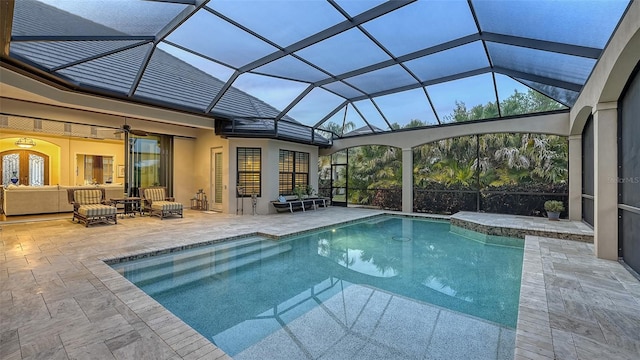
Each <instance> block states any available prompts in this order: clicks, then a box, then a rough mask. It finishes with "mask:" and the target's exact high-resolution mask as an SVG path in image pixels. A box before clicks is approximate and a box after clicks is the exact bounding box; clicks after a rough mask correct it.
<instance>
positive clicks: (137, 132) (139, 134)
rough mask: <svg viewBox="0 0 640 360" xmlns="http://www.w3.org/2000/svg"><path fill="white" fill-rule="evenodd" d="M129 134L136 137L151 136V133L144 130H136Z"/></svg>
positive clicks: (130, 131)
mask: <svg viewBox="0 0 640 360" xmlns="http://www.w3.org/2000/svg"><path fill="white" fill-rule="evenodd" d="M129 133H130V134H133V135H135V136H147V135H149V133H147V132H146V131H144V130H136V129H131V130H129Z"/></svg>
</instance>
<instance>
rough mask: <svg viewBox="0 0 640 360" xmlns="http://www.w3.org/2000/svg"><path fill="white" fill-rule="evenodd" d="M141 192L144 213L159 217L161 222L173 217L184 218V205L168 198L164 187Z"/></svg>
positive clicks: (145, 189)
mask: <svg viewBox="0 0 640 360" xmlns="http://www.w3.org/2000/svg"><path fill="white" fill-rule="evenodd" d="M140 190H141V193H142V202H143V210H144V212H148V213H149V215H151V216H153V215H156V216H159V217H160V220H162V219H164V218H165V217H167V216H171V215H180V217H183V214H182V204H181V203H179V202H175V199H174V198H173V197H168V196H167V195H166V194H167V191H166V188H165V187H164V186H153V187H149V188H144V189H140Z"/></svg>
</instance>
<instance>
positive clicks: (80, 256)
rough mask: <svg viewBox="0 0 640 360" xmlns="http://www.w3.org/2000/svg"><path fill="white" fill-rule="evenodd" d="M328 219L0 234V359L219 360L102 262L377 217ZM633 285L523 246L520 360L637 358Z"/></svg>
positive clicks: (202, 216)
mask: <svg viewBox="0 0 640 360" xmlns="http://www.w3.org/2000/svg"><path fill="white" fill-rule="evenodd" d="M380 213H381V212H380V211H376V210H368V209H346V208H329V209H322V210H318V211H312V212H307V213H296V214H279V215H267V216H235V215H226V214H215V213H207V212H197V211H188V210H187V211H185V217H184V218H183V219H181V218H171V219H165V220H159V219H158V218H155V217H154V218H150V217H142V218H141V217H136V218H126V219H122V220H120V219H119V221H118V225H96V226H92V227H89V228H85V227H83V226H81V225H78V224H72V223H71V221H70V220H69V219H63V220H53V221H43V222H26V223H16V224H6V223H0V228H1V229H2V230H0V240H1V242H0V245H1V246H2V247H1V249H0V250H1V252H0V359H3V360H8V359H144V358H153V359H218V358H220V359H225V358H229V357H228V356H227V355H225V354H224V353H223V352H222V351H221V350H220V349H218V348H216V347H215V346H214V345H213V344H211V343H210V342H209V341H207V340H206V339H205V338H203V337H202V336H200V335H199V334H198V333H196V332H195V331H194V330H192V329H191V328H190V327H189V326H187V325H185V324H184V323H183V322H182V321H180V320H179V319H177V318H176V317H175V316H174V315H173V314H171V313H169V312H168V311H166V310H165V309H164V308H163V307H162V306H160V305H159V304H157V303H156V302H155V301H153V300H152V299H151V298H150V297H148V296H147V295H146V294H144V293H143V292H142V291H141V290H139V289H137V288H136V287H135V286H133V285H131V284H130V283H129V282H128V281H126V280H125V279H124V278H122V277H120V275H118V274H117V273H116V272H115V271H114V270H112V269H111V268H110V267H109V266H107V265H106V264H104V262H102V261H101V259H109V258H117V257H122V256H129V255H133V254H139V253H148V252H153V251H158V250H161V249H166V248H173V247H176V246H185V245H189V244H193V243H197V242H202V241H208V240H213V239H222V238H226V237H229V236H234V235H241V234H249V233H255V232H257V231H259V232H263V233H268V234H272V235H276V236H281V235H286V234H289V233H294V232H300V231H304V230H307V229H311V228H315V227H319V226H330V225H332V224H336V223H340V222H344V221H349V220H356V219H359V218H363V217H367V216H372V215H375V214H380ZM638 314H640V282H638V280H636V279H635V278H634V277H633V276H632V275H631V274H629V273H628V272H627V271H626V270H625V269H624V268H623V267H622V266H621V265H620V264H619V263H617V262H612V261H606V260H600V259H596V258H595V257H594V256H593V246H592V245H591V244H588V243H584V242H576V241H567V240H557V239H548V238H541V237H535V236H527V237H526V240H525V254H524V264H523V275H522V287H521V299H520V312H519V319H518V328H517V331H516V355H515V357H516V358H518V359H539V358H550V359H551V358H558V359H578V358H580V359H602V358H607V359H637V355H638V354H640V315H638Z"/></svg>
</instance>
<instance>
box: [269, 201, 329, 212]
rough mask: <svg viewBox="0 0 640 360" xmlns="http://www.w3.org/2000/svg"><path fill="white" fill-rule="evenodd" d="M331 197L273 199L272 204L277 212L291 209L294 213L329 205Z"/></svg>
mask: <svg viewBox="0 0 640 360" xmlns="http://www.w3.org/2000/svg"><path fill="white" fill-rule="evenodd" d="M328 203H329V199H327V198H307V199H302V200H300V199H287V200H286V201H284V202H283V201H272V202H271V204H272V205H273V207H274V208H275V209H276V211H277V212H285V211H289V212H291V213H293V212H294V211H296V210H302V211H306V210H310V209H313V210H316V209H318V207H320V206H322V207H327V205H328Z"/></svg>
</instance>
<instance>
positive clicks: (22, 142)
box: [16, 137, 36, 149]
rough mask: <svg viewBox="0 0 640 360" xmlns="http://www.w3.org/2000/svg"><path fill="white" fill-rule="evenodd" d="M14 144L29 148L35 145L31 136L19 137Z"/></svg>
mask: <svg viewBox="0 0 640 360" xmlns="http://www.w3.org/2000/svg"><path fill="white" fill-rule="evenodd" d="M16 146H17V147H19V148H23V149H29V148H32V147H34V146H36V142H35V141H33V139H31V138H26V137H24V138H20V140H18V141H16Z"/></svg>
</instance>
